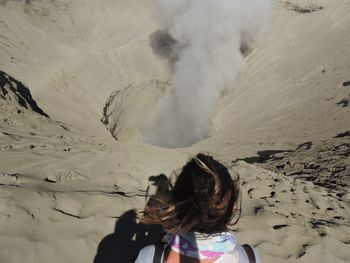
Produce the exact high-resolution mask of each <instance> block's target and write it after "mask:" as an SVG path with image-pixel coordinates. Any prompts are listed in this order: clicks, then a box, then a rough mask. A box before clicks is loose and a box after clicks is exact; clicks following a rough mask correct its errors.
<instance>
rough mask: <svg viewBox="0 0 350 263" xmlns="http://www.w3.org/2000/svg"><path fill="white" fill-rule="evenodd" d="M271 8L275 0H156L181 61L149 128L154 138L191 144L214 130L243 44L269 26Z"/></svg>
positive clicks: (173, 143) (157, 142)
mask: <svg viewBox="0 0 350 263" xmlns="http://www.w3.org/2000/svg"><path fill="white" fill-rule="evenodd" d="M271 10H272V0H155V10H154V14H155V17H156V20H157V22H158V23H159V26H160V27H161V30H163V31H166V32H168V34H169V35H170V36H171V37H172V38H173V39H174V40H175V41H176V46H175V48H174V52H176V57H177V61H176V62H175V65H174V73H173V78H172V91H171V94H170V95H169V96H167V97H166V98H164V99H162V101H161V102H160V105H159V111H158V113H157V115H156V116H154V117H153V118H152V121H151V125H150V126H151V128H150V129H149V130H148V132H146V138H147V141H148V142H149V143H152V144H155V145H159V146H163V147H171V148H172V147H185V146H189V145H191V144H193V143H195V142H197V141H198V140H200V139H203V138H205V137H206V136H207V135H208V132H209V126H210V118H211V115H212V113H213V110H214V107H215V104H216V102H217V101H218V99H219V98H220V95H221V93H222V92H223V91H224V90H226V89H228V88H230V87H231V86H232V85H233V84H234V82H235V80H236V79H237V76H238V73H239V72H240V71H241V69H242V67H243V65H244V61H243V56H242V54H241V49H240V48H241V46H242V45H245V46H246V45H249V44H250V43H251V42H254V41H255V40H256V39H257V37H258V36H259V35H260V34H261V32H263V31H264V29H265V28H266V27H267V24H268V18H269V16H270V13H271Z"/></svg>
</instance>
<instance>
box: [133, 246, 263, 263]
mask: <svg viewBox="0 0 350 263" xmlns="http://www.w3.org/2000/svg"><path fill="white" fill-rule="evenodd" d="M251 248H252V249H253V252H254V255H255V259H256V263H261V261H260V256H259V254H258V252H257V250H256V249H255V248H254V247H251ZM155 249H156V246H155V245H149V246H147V247H144V248H142V249H141V250H140V252H139V255H138V257H137V259H136V261H135V263H148V262H150V263H152V262H153V257H154V253H155ZM228 262H229V263H233V262H236V263H249V258H248V255H247V252H246V251H245V249H244V248H243V246H240V245H236V246H235V249H234V250H233V252H232V253H231V254H225V255H223V256H221V257H220V258H219V259H218V260H216V261H215V263H228Z"/></svg>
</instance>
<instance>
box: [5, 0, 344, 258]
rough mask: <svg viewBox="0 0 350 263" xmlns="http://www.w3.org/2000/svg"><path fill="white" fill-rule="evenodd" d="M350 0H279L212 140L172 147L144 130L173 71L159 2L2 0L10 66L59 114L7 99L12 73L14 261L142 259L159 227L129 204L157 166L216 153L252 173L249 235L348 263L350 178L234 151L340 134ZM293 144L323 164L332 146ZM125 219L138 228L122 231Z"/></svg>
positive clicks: (270, 247) (9, 177)
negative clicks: (336, 181) (298, 171)
mask: <svg viewBox="0 0 350 263" xmlns="http://www.w3.org/2000/svg"><path fill="white" fill-rule="evenodd" d="M349 12H350V4H349V2H348V1H345V0H343V1H342V0H332V1H330V0H323V1H321V0H319V1H277V2H276V8H275V12H274V15H273V18H272V25H271V28H270V31H269V32H268V33H267V34H266V36H265V38H264V39H263V40H262V41H261V42H260V43H257V44H256V45H255V46H254V47H253V48H252V50H251V52H250V53H249V54H248V56H247V66H246V71H245V72H244V73H242V75H241V79H240V82H239V83H236V84H233V85H234V87H233V88H232V89H231V90H230V91H228V93H226V94H224V95H223V97H222V99H221V100H220V101H219V102H218V103H217V108H216V112H215V113H214V115H213V117H212V120H211V121H212V126H211V133H210V136H209V138H207V139H205V140H203V141H200V142H198V143H197V144H195V145H193V146H191V147H188V148H183V149H164V148H159V147H156V146H151V145H147V144H144V143H142V142H140V141H142V125H141V124H142V121H144V120H145V119H146V120H147V118H146V115H147V114H146V113H147V112H151V111H152V110H156V102H157V101H158V99H159V97H160V96H162V95H163V94H164V92H167V91H166V89H167V87H166V88H165V86H166V85H168V84H166V83H170V75H171V67H169V61H167V60H166V59H165V58H164V57H161V56H159V54H157V53H156V52H154V50H153V49H154V47H153V49H152V44H151V40H152V37H151V36H152V34H154V33H155V32H156V31H157V30H158V28H157V26H156V25H155V24H154V22H153V20H152V18H151V16H152V15H151V1H148V0H147V1H142V2H140V1H134V0H131V1H121V0H120V1H107V0H104V1H92V0H81V1H69V0H65V1H40V0H37V1H35V0H33V1H26V2H24V1H6V0H5V1H0V70H1V71H3V72H5V74H6V75H7V76H10V77H12V78H13V79H14V80H16V81H20V82H21V83H23V84H25V85H26V86H27V87H28V89H29V91H30V93H31V96H32V99H33V100H34V101H35V103H36V104H37V106H38V107H39V108H40V109H41V110H42V111H43V112H44V113H45V114H47V116H44V115H42V114H40V113H38V112H37V111H35V110H34V109H33V107H25V106H24V105H27V103H29V101H30V99H28V97H27V98H26V99H27V100H26V103H24V104H23V103H20V100H19V99H18V98H19V97H18V96H17V97H16V96H15V93H11V94H10V95H11V96H10V95H9V94H6V96H5V95H4V90H5V85H3V82H1V83H2V86H1V87H0V91H1V92H2V93H0V95H3V97H2V96H0V112H1V114H0V188H1V190H0V200H1V201H0V246H1V251H0V261H1V262H6V263H7V262H11V263H12V262H62V261H63V262H92V261H93V259H94V257H95V255H96V253H97V252H99V254H98V256H97V257H96V260H95V262H101V259H103V257H104V256H105V257H107V256H108V258H109V261H108V260H107V261H106V260H105V261H102V262H111V261H112V260H113V259H114V258H115V257H118V256H119V257H121V255H122V257H123V259H125V262H128V261H129V260H130V259H131V258H132V257H134V256H136V255H135V253H136V252H135V251H136V250H137V248H139V247H140V246H141V245H142V244H145V243H147V242H151V241H152V240H151V239H152V238H153V239H154V238H156V236H152V238H151V237H150V238H146V233H145V232H142V231H141V230H140V231H139V232H135V230H134V228H135V227H138V229H144V226H142V225H138V224H137V221H136V214H132V213H130V212H129V213H127V214H124V213H125V212H126V211H128V210H130V209H134V208H135V209H142V208H143V206H144V204H145V200H144V195H145V192H146V190H147V187H148V186H149V185H150V184H153V183H154V182H153V181H152V180H153V179H154V178H155V177H154V176H157V175H159V174H162V173H164V174H165V175H171V174H172V173H173V171H178V170H179V169H180V168H181V166H182V165H183V164H184V163H185V162H186V160H187V159H188V158H189V156H190V155H191V154H194V153H196V152H198V151H203V152H209V153H211V154H213V155H214V156H215V157H216V158H217V159H219V160H221V161H223V162H225V163H226V164H227V165H229V166H230V167H231V168H232V169H234V170H236V171H237V172H238V173H239V174H240V176H241V180H242V191H243V214H242V218H241V221H240V223H239V224H238V225H237V226H236V227H235V229H236V230H235V231H236V235H237V238H238V240H239V242H240V243H245V242H247V243H250V244H252V245H254V246H256V247H257V248H258V250H259V252H260V254H261V256H262V260H263V262H265V261H266V262H284V261H290V262H326V261H332V262H347V261H348V258H349V257H350V254H349V253H350V252H349V251H350V250H349V248H350V246H349V244H350V239H349V236H350V222H349V213H350V205H349V202H350V198H349V192H348V188H346V187H345V188H341V189H340V188H336V189H331V188H329V187H328V188H327V187H320V186H317V185H315V184H314V183H313V182H311V181H306V180H303V179H298V178H295V177H293V176H286V175H284V174H283V173H282V172H284V171H280V172H281V173H279V171H277V170H276V164H277V166H278V165H279V164H280V163H276V162H274V161H272V163H271V164H266V166H264V167H265V168H267V169H270V170H273V171H268V170H266V169H264V168H261V167H258V166H257V165H254V164H247V163H246V162H243V161H240V162H237V161H236V160H237V159H245V158H247V157H251V156H255V155H256V153H257V151H260V152H261V151H267V150H268V151H273V150H284V151H285V150H294V149H295V147H297V146H298V145H299V144H300V143H304V142H308V141H312V142H313V143H315V144H317V143H320V142H321V141H323V142H324V141H329V144H330V145H332V144H333V142H332V140H333V139H331V138H332V137H334V136H336V135H338V134H341V133H345V132H346V131H348V130H349V126H350V121H349V117H350V113H349V106H348V104H349V103H348V102H349V100H350V95H349V94H350V91H349V87H348V86H347V85H343V83H346V82H347V81H349V80H350V75H349V71H350V64H349V61H350V53H349V52H348V47H349V44H350V43H349V42H350V38H349V37H348V36H349V33H350V32H349V30H350V27H349V23H350V17H349V16H348V14H349ZM16 81H14V82H16ZM157 83H163V84H162V85H163V86H162V87H163V88H161V89H160V90H159V87H160V86H159V85H158V84H157ZM12 84H13V83H12ZM157 85H158V86H157ZM13 86H15V85H13ZM128 87H131V88H129V89H127V88H128ZM8 90H9V84H7V86H6V91H7V92H8ZM164 90H165V91H164ZM12 91H13V90H12ZM116 94H117V95H118V96H119V97H118V96H117V97H115V96H114V95H116ZM114 97H115V99H114ZM9 98H10V99H9ZM143 98H144V100H143ZM146 99H147V101H145V100H146ZM149 100H150V101H149ZM109 101H110V102H118V101H119V103H115V104H113V103H112V104H110V105H108V102H109ZM120 102H122V103H120ZM150 102H151V103H150ZM135 104H137V105H135ZM107 106H110V107H107ZM104 109H105V111H104ZM104 113H107V115H106V114H104ZM118 116H119V117H118ZM120 116H121V117H120ZM107 117H108V118H107ZM118 118H119V119H118ZM101 119H102V121H101ZM9 120H12V121H9ZM103 120H104V121H103ZM106 120H108V123H107V122H106ZM108 124H111V125H112V126H113V125H115V124H117V125H116V126H115V128H116V130H117V131H120V133H119V136H118V134H117V136H116V135H115V134H113V135H114V137H117V138H118V137H119V138H118V139H119V141H116V140H115V138H114V137H113V136H112V135H111V133H110V130H111V127H112V126H108ZM105 125H106V126H107V127H105ZM107 128H108V129H109V130H108V129H107ZM112 128H113V127H112ZM344 140H345V139H344ZM345 144H346V145H347V142H345ZM317 149H319V148H317ZM293 154H294V155H298V154H299V152H298V151H295V152H294V153H293ZM293 154H292V153H291V156H287V157H288V158H290V159H288V160H292V161H294V162H296V161H295V160H299V159H300V158H310V159H315V160H316V162H317V160H318V159H317V154H319V153H318V152H317V150H311V151H305V152H302V155H301V156H303V157H298V156H294V155H293ZM323 155H324V156H323V158H325V159H327V155H329V156H332V155H333V151H332V147H329V148H327V147H325V150H324V152H323ZM277 157H278V156H277ZM343 157H344V158H343V159H342V162H344V163H345V164H346V165H348V164H349V156H346V155H345V156H343ZM293 158H294V159H293ZM298 158H299V159H298ZM246 160H247V159H246ZM282 161H283V160H282ZM284 161H286V162H287V159H284ZM299 163H300V162H299ZM259 165H260V164H259ZM346 165H345V166H346ZM346 167H348V166H346ZM346 169H348V168H346ZM323 172H324V171H323ZM152 176H153V177H152ZM322 176H323V175H322ZM152 178H153V179H152ZM152 187H154V186H152ZM125 218H126V219H127V220H129V224H126V226H128V227H131V226H133V227H134V228H128V227H126V228H124V229H123V225H122V222H125ZM122 219H123V220H122ZM130 222H131V223H130ZM133 231H134V232H133ZM135 235H136V236H135ZM147 239H148V240H147ZM102 240H104V241H103V242H101V241H102ZM153 241H154V240H153ZM98 248H99V250H98ZM113 248H114V249H113ZM119 259H120V258H119Z"/></svg>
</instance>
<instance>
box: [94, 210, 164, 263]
mask: <svg viewBox="0 0 350 263" xmlns="http://www.w3.org/2000/svg"><path fill="white" fill-rule="evenodd" d="M136 216H137V215H136V212H135V211H134V210H129V211H127V212H125V213H124V214H123V215H122V216H121V217H120V218H119V220H118V221H117V222H116V225H115V230H114V233H113V234H110V235H108V236H106V237H105V238H103V240H102V241H101V242H100V244H99V246H98V249H97V254H96V256H95V259H94V263H129V262H130V263H132V262H134V261H135V259H136V258H137V255H138V253H139V251H140V250H141V249H142V248H143V247H145V246H148V245H151V244H157V243H159V242H160V240H161V239H162V237H163V236H164V234H165V233H164V231H163V229H162V227H161V226H160V225H145V224H141V223H137V222H136Z"/></svg>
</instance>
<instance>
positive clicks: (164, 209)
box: [142, 154, 241, 234]
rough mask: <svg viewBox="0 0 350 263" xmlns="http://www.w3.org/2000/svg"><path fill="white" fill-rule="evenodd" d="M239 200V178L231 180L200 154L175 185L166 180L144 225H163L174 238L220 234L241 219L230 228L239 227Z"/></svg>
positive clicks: (223, 169) (219, 166)
mask: <svg viewBox="0 0 350 263" xmlns="http://www.w3.org/2000/svg"><path fill="white" fill-rule="evenodd" d="M163 182H164V181H163ZM240 200H241V198H240V184H239V175H238V174H234V176H231V175H230V173H229V171H228V170H227V168H226V167H225V166H224V165H222V164H221V163H219V162H218V161H216V160H214V159H213V157H212V156H208V155H204V154H198V155H197V156H196V157H194V158H192V159H190V160H189V161H188V162H187V164H186V165H185V166H184V167H183V168H182V171H181V173H180V174H179V175H178V176H177V178H176V181H175V184H174V185H172V183H171V181H170V179H167V180H165V182H164V184H163V185H159V186H158V190H157V192H156V194H155V195H154V196H152V197H151V199H150V201H149V202H148V203H147V205H146V207H145V213H144V218H143V220H142V222H143V223H146V224H161V225H162V226H163V228H164V229H165V230H166V231H167V232H168V233H171V234H183V233H187V232H192V231H196V232H200V233H206V234H211V233H218V232H222V231H225V230H226V229H227V225H229V224H230V222H231V221H232V219H233V218H234V217H236V216H237V215H238V218H237V219H236V220H235V222H233V223H232V222H231V225H233V224H236V223H237V221H238V219H239V216H240ZM237 206H239V209H234V208H237Z"/></svg>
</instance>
